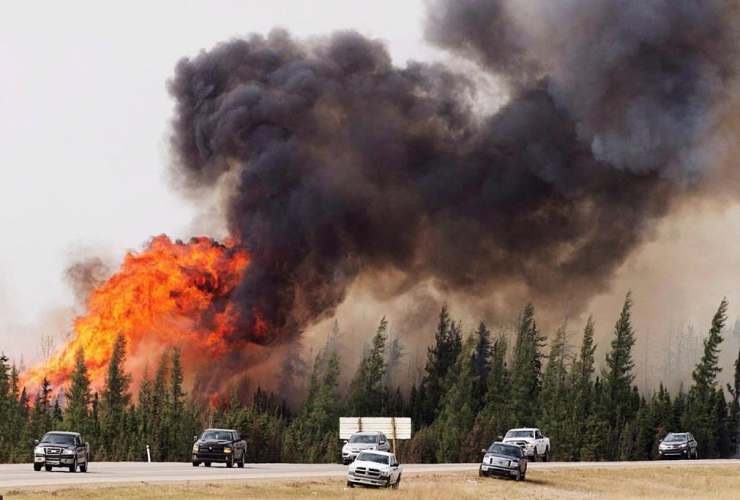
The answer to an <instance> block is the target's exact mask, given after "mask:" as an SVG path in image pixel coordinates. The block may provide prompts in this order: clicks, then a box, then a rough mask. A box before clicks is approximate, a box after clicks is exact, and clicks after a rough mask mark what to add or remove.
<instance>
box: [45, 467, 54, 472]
mask: <svg viewBox="0 0 740 500" xmlns="http://www.w3.org/2000/svg"><path fill="white" fill-rule="evenodd" d="M51 469H52V466H51V465H44V470H46V472H51Z"/></svg>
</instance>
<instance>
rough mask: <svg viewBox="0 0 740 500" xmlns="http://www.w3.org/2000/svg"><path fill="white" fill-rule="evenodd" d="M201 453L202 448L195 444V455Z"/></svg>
mask: <svg viewBox="0 0 740 500" xmlns="http://www.w3.org/2000/svg"><path fill="white" fill-rule="evenodd" d="M199 451H200V446H198V445H197V444H194V445H193V453H198V452H199Z"/></svg>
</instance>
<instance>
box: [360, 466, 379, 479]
mask: <svg viewBox="0 0 740 500" xmlns="http://www.w3.org/2000/svg"><path fill="white" fill-rule="evenodd" d="M355 476H362V477H371V478H374V479H377V478H379V477H380V470H379V469H368V468H367V467H357V468H356V469H355Z"/></svg>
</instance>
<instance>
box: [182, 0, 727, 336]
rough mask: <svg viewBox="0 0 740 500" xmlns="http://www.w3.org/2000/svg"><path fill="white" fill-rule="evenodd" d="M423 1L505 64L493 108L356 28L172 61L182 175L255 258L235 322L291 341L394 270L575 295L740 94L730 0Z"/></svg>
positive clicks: (597, 281) (689, 169) (707, 164)
mask: <svg viewBox="0 0 740 500" xmlns="http://www.w3.org/2000/svg"><path fill="white" fill-rule="evenodd" d="M429 7H430V10H429V19H428V23H427V26H428V27H427V36H428V38H429V39H430V40H431V41H433V42H435V43H437V44H439V45H441V46H443V47H445V48H447V49H449V50H450V51H452V52H454V53H457V54H459V55H461V56H463V57H465V58H467V59H469V60H471V61H474V62H475V63H477V64H478V65H479V67H480V69H481V71H486V72H489V73H491V74H495V75H497V77H499V79H500V80H501V81H503V82H505V85H506V86H507V89H508V92H509V94H510V99H509V101H508V102H507V103H506V104H505V105H504V106H503V107H502V108H500V109H498V110H497V111H496V112H495V113H493V114H490V115H489V116H481V113H480V112H478V111H477V109H476V106H475V104H474V103H475V95H476V90H477V89H476V87H475V85H474V84H473V83H472V80H470V79H468V78H467V77H466V76H465V75H462V74H459V73H457V72H455V71H452V70H449V69H447V68H445V67H443V66H440V65H429V64H421V63H416V62H410V63H408V64H407V66H406V67H403V68H399V67H395V66H393V65H392V63H391V60H390V57H389V54H388V52H387V50H386V48H385V47H384V46H383V44H382V43H380V42H378V41H376V40H371V39H367V38H365V37H363V36H361V35H359V34H357V33H354V32H340V33H336V34H334V35H332V36H330V37H327V38H325V39H321V40H312V41H309V42H302V41H298V40H295V39H293V38H292V37H291V36H290V35H289V34H288V33H286V32H285V31H281V30H276V31H273V32H272V33H271V34H269V35H268V36H267V37H262V36H257V35H253V36H250V37H248V38H246V39H236V40H232V41H229V42H226V43H222V44H220V45H218V46H216V47H215V48H214V49H212V50H210V51H207V52H202V53H201V54H199V55H198V56H196V57H194V58H192V59H184V60H182V61H180V63H179V64H178V65H177V69H176V73H175V76H174V78H173V79H172V80H171V81H170V83H169V89H170V92H171V94H172V95H173V96H174V98H175V100H176V116H175V119H174V121H173V128H174V132H173V136H172V147H173V153H174V158H175V162H174V169H175V174H176V175H177V177H178V179H179V181H180V182H181V183H182V184H184V185H185V186H186V187H187V188H188V189H189V190H190V191H191V192H192V193H196V194H197V193H198V192H200V190H203V189H213V188H215V187H217V186H221V184H223V183H230V184H231V188H232V189H231V190H230V191H229V192H230V193H231V194H230V196H229V199H228V200H227V204H228V217H229V226H230V228H231V231H232V232H233V234H234V235H235V236H237V238H238V239H239V240H240V241H241V243H242V244H243V245H245V246H246V247H247V248H249V250H250V251H251V252H252V255H253V261H252V264H251V266H250V267H249V269H248V271H247V272H246V273H245V276H244V280H243V282H242V284H241V286H240V288H239V291H238V296H237V297H235V300H236V301H237V302H238V303H239V304H240V306H241V307H240V310H242V311H243V313H244V319H245V321H246V322H247V325H246V328H245V331H250V328H249V326H250V323H252V322H254V321H255V318H254V315H255V313H257V314H259V315H260V316H261V317H262V319H264V320H265V321H267V323H268V325H269V326H270V328H271V330H273V332H274V334H273V335H272V336H271V337H270V338H271V339H273V340H275V339H277V340H279V339H282V338H287V337H290V336H292V335H294V334H295V333H297V332H300V331H302V330H303V329H304V328H305V327H306V326H307V325H309V324H310V323H311V322H314V321H317V320H319V319H322V318H325V317H327V316H328V315H330V314H331V313H332V312H333V311H334V309H335V308H336V307H337V306H338V305H339V304H340V303H341V302H342V300H343V299H344V297H345V295H346V293H347V290H348V287H349V286H350V285H351V284H352V282H353V280H354V279H355V278H357V277H358V276H359V275H360V274H363V275H369V274H370V275H371V274H372V273H383V272H388V271H392V272H393V273H394V275H395V276H398V278H397V279H398V282H399V285H398V286H397V288H396V289H395V291H396V292H397V293H401V292H403V291H404V290H407V289H408V288H409V287H411V286H413V285H414V284H416V283H419V282H420V281H422V280H433V281H434V283H435V285H436V286H437V287H439V288H440V289H442V290H446V291H452V292H463V293H468V294H475V295H479V296H485V294H486V293H488V292H490V291H491V290H496V291H501V290H511V291H512V294H514V293H516V294H517V295H518V296H522V295H524V296H529V297H532V298H534V299H535V300H538V301H540V303H545V304H548V305H550V306H553V307H561V306H565V305H566V304H568V305H570V306H571V307H572V306H573V304H576V307H578V305H579V304H584V305H585V301H586V300H587V299H588V298H590V297H591V296H592V295H593V294H595V293H598V292H600V291H604V290H606V289H607V287H608V284H609V281H610V278H611V277H612V275H613V273H614V272H615V270H616V269H617V268H618V267H619V266H620V264H622V263H623V262H624V260H625V259H626V258H627V257H628V256H629V255H630V254H631V253H632V252H633V251H634V250H635V249H636V248H638V247H639V246H640V244H641V243H643V242H644V241H645V240H646V238H649V237H650V234H651V230H652V228H653V227H654V225H655V223H656V222H657V221H658V220H660V218H662V217H664V216H665V215H666V214H668V213H669V211H670V210H671V208H672V207H673V206H674V205H675V204H676V203H677V201H679V200H681V199H682V197H683V196H685V195H686V194H688V193H692V192H695V191H696V190H700V189H702V186H704V185H705V184H706V183H707V181H708V179H710V178H711V176H712V175H713V169H714V168H715V165H713V161H712V160H713V150H712V148H711V147H709V146H708V144H714V143H713V142H712V141H711V140H708V139H711V137H712V134H713V132H714V130H715V128H716V127H717V126H718V124H719V123H720V122H721V120H722V119H723V113H726V112H727V109H728V108H727V106H725V103H727V102H728V101H729V100H731V99H735V98H737V94H736V93H733V89H734V87H733V85H734V79H735V77H736V70H737V65H738V61H739V60H740V59H739V58H738V47H739V46H740V43H739V42H738V29H737V27H738V26H737V21H738V18H739V16H738V12H737V4H736V3H733V2H729V1H727V2H725V1H721V0H696V1H690V0H685V1H682V2H675V1H670V0H665V1H659V0H654V1H648V2H646V1H642V0H639V1H638V0H630V1H627V0H589V1H586V0H579V1H575V0H555V1H547V2H546V1H544V0H534V1H531V2H514V1H505V0H497V1H483V0H462V1H461V0H442V1H435V2H431V3H430V5H429ZM247 335H249V334H247ZM254 340H256V341H261V342H265V340H264V339H257V338H255V339H254Z"/></svg>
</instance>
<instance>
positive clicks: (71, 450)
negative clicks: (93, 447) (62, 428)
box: [33, 432, 90, 472]
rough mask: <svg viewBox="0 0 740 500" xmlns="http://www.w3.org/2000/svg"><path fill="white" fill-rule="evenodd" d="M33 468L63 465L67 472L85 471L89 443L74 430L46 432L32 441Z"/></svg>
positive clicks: (49, 469) (87, 463)
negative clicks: (38, 438)
mask: <svg viewBox="0 0 740 500" xmlns="http://www.w3.org/2000/svg"><path fill="white" fill-rule="evenodd" d="M33 444H34V449H33V470H35V471H36V472H38V471H40V470H41V468H42V467H43V468H44V469H46V470H47V472H48V471H51V470H52V469H53V468H54V467H64V468H65V469H68V470H69V472H77V469H80V471H81V472H87V469H88V466H89V463H90V445H89V444H88V443H86V442H85V440H84V439H82V436H80V435H79V434H78V433H76V432H47V433H46V434H44V437H42V438H41V439H40V440H36V441H34V442H33Z"/></svg>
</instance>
